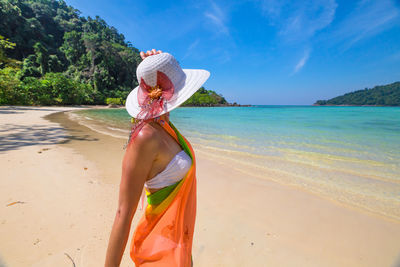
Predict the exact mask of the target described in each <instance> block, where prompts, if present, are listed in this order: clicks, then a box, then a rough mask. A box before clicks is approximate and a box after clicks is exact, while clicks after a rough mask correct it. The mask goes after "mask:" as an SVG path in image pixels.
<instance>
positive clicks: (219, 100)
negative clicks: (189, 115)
mask: <svg viewBox="0 0 400 267" xmlns="http://www.w3.org/2000/svg"><path fill="white" fill-rule="evenodd" d="M227 104H228V102H227V101H226V100H225V98H224V97H223V96H222V95H219V94H217V93H216V92H214V91H213V90H206V89H205V88H204V87H201V88H200V89H199V90H198V91H197V92H196V93H194V94H193V95H192V96H191V97H190V98H189V99H188V100H186V101H185V102H184V103H183V105H182V106H217V105H227Z"/></svg>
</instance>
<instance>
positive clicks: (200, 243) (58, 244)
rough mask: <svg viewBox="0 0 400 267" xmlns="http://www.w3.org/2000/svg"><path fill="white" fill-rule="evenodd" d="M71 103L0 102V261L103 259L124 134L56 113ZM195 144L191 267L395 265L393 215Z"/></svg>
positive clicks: (85, 262) (397, 235) (398, 232)
mask: <svg viewBox="0 0 400 267" xmlns="http://www.w3.org/2000/svg"><path fill="white" fill-rule="evenodd" d="M76 109H79V108H78V107H77V108H74V107H0V127H1V128H0V159H1V160H0V168H1V170H2V171H1V179H0V237H1V238H0V266H17V267H18V266H73V263H75V265H76V266H103V263H104V258H105V251H106V247H107V242H108V236H109V233H110V230H111V225H112V222H113V218H114V213H115V210H116V204H117V197H118V184H119V179H120V174H121V170H120V169H121V159H122V156H123V153H124V150H123V145H124V143H125V141H126V140H124V139H119V138H115V137H112V136H108V135H104V134H101V133H99V132H95V131H93V130H91V129H89V128H87V127H85V126H82V125H80V124H78V123H77V122H74V121H71V120H69V119H68V115H67V114H65V113H59V112H61V111H71V110H76ZM49 115H50V116H49ZM45 116H47V117H46V118H44V117H45ZM194 149H195V152H196V156H197V166H198V169H197V179H198V213H197V220H196V230H195V237H194V245H193V259H194V266H196V267H197V266H398V265H396V262H397V264H399V257H400V242H399V240H400V221H396V220H393V219H389V218H385V217H383V216H378V215H375V214H373V213H369V212H366V211H363V210H360V209H357V208H354V207H350V206H345V205H342V204H340V203H336V202H333V201H330V200H327V199H325V198H323V197H320V196H318V195H315V194H311V193H309V192H306V191H304V190H301V189H299V188H297V187H294V186H288V185H283V184H280V183H277V182H275V180H276V179H267V178H268V177H272V176H273V175H274V173H273V172H271V173H265V174H263V176H264V177H266V179H261V178H260V177H258V176H257V177H256V176H252V175H251V174H250V172H247V171H246V170H244V169H240V168H232V166H231V163H230V162H229V161H225V160H223V159H221V158H217V157H213V156H212V155H210V153H208V152H207V151H203V150H201V149H199V148H197V147H196V146H194ZM140 216H141V212H138V213H137V214H136V215H135V217H134V221H133V224H132V229H133V228H134V227H135V225H136V223H137V221H138V219H139V218H140ZM130 235H131V236H132V232H131V234H130ZM128 242H130V240H129V241H128ZM121 266H134V264H133V263H132V262H131V260H130V258H129V253H128V248H127V249H126V251H125V254H124V257H123V261H122V263H121Z"/></svg>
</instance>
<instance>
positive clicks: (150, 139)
mask: <svg viewBox="0 0 400 267" xmlns="http://www.w3.org/2000/svg"><path fill="white" fill-rule="evenodd" d="M160 142H161V139H160V134H159V131H158V129H157V128H155V127H154V126H152V125H151V124H148V123H146V124H145V125H144V126H143V127H142V129H140V131H139V133H138V134H137V136H136V137H135V139H134V140H133V142H132V143H133V145H134V146H135V147H136V148H151V149H154V148H157V147H158V146H159V145H160Z"/></svg>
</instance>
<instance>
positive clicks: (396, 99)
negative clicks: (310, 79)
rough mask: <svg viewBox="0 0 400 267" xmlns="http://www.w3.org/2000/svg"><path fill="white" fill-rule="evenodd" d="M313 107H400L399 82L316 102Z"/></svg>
mask: <svg viewBox="0 0 400 267" xmlns="http://www.w3.org/2000/svg"><path fill="white" fill-rule="evenodd" d="M314 105H315V106H340V105H343V106H346V105H348V106H400V82H395V83H391V84H387V85H379V86H375V87H374V88H372V89H368V88H365V89H364V90H358V91H354V92H351V93H347V94H344V95H341V96H337V97H334V98H332V99H329V100H318V101H317V102H315V104H314Z"/></svg>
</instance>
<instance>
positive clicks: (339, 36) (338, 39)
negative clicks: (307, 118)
mask: <svg viewBox="0 0 400 267" xmlns="http://www.w3.org/2000/svg"><path fill="white" fill-rule="evenodd" d="M66 2H67V4H69V5H72V6H73V7H75V8H77V9H79V10H80V11H81V12H82V14H81V15H83V16H91V17H95V16H96V15H99V16H100V17H101V18H103V19H104V20H105V21H106V22H107V24H109V25H111V26H114V27H115V28H117V29H118V31H119V32H121V33H123V34H124V36H125V38H126V41H130V42H132V44H133V45H134V46H135V47H137V48H138V49H139V50H149V49H152V48H155V49H161V50H163V51H166V52H169V53H171V54H173V55H174V56H175V57H176V58H177V60H178V61H179V62H180V64H181V66H182V68H199V69H207V70H209V71H210V72H211V76H210V78H209V80H208V81H207V82H206V84H205V87H206V88H207V89H212V90H215V91H217V92H218V93H221V94H222V95H223V96H225V97H226V98H227V100H228V101H229V102H238V103H241V104H271V105H278V104H300V105H308V104H313V103H314V102H315V101H316V100H318V99H328V98H331V97H334V96H337V95H341V94H343V93H346V92H349V91H354V90H358V89H363V88H365V87H368V88H370V87H373V86H375V85H381V84H386V83H392V82H395V81H400V1H390V0H352V1H349V0H347V1H339V0H338V1H335V0H318V1H286V0H280V1H279V0H254V1H252V0H237V1H228V0H208V1H194V0H186V1H179V0H178V1H132V0H114V1H107V0H85V1H78V0H67V1H66Z"/></svg>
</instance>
